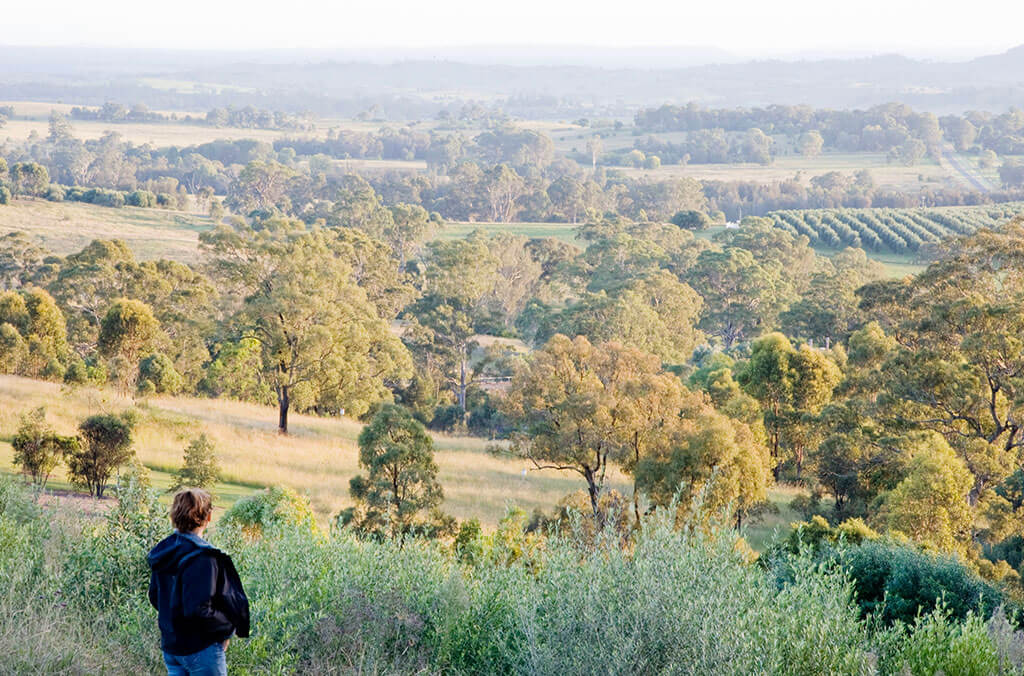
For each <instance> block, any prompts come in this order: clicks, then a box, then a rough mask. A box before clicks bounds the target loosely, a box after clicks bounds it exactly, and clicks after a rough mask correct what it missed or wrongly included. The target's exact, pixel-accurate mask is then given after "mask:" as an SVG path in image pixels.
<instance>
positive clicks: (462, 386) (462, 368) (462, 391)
mask: <svg viewBox="0 0 1024 676" xmlns="http://www.w3.org/2000/svg"><path fill="white" fill-rule="evenodd" d="M459 408H461V409H462V412H463V414H465V412H466V348H465V347H463V348H462V358H461V359H460V360H459Z"/></svg>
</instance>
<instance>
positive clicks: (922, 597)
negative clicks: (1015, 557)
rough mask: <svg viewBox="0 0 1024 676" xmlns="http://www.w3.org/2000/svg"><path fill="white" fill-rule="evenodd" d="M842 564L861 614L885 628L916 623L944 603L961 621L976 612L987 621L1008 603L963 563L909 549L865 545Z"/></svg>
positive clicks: (952, 614) (853, 550)
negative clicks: (869, 615) (874, 616)
mask: <svg viewBox="0 0 1024 676" xmlns="http://www.w3.org/2000/svg"><path fill="white" fill-rule="evenodd" d="M844 565H845V566H846V567H847V569H848V570H849V574H850V577H851V579H852V580H853V583H854V589H855V590H856V594H857V603H858V604H859V605H860V607H861V610H862V611H863V612H864V613H877V615H878V617H879V619H881V621H883V622H885V623H886V624H891V623H894V622H900V623H903V624H908V625H909V624H912V623H914V622H915V621H916V619H917V618H918V617H919V616H920V615H923V614H928V613H930V612H932V611H933V610H934V609H936V608H937V607H939V605H940V603H941V604H942V606H943V607H944V609H945V610H946V611H947V612H948V613H949V614H950V615H951V616H952V617H954V618H957V619H961V620H962V619H965V618H967V616H968V614H969V613H972V612H973V613H976V614H980V615H981V616H983V617H988V616H989V615H991V614H992V612H993V611H994V610H995V609H996V607H998V606H999V605H1001V604H1002V603H1003V602H1004V601H1005V599H1004V598H1003V594H1002V592H1001V591H1000V590H999V589H998V588H996V587H995V586H993V585H991V584H989V583H988V582H985V581H984V580H982V579H981V578H980V577H978V576H977V575H975V574H974V573H973V572H972V571H971V570H970V569H969V568H968V567H967V566H966V565H964V564H963V562H961V561H960V560H958V559H956V558H954V557H952V556H945V555H938V554H929V553H926V552H922V551H919V550H917V549H914V548H912V547H910V546H906V545H898V544H893V543H889V542H883V541H872V542H865V543H864V544H862V545H861V546H859V547H856V548H853V549H851V550H850V551H849V552H848V555H847V556H846V557H845V559H844Z"/></svg>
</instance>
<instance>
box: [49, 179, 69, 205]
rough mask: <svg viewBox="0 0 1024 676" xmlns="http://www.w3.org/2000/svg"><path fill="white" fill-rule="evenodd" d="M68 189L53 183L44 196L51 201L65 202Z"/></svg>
mask: <svg viewBox="0 0 1024 676" xmlns="http://www.w3.org/2000/svg"><path fill="white" fill-rule="evenodd" d="M65 194H66V191H65V190H64V187H63V186H60V185H57V184H56V183H51V184H50V187H49V188H48V189H47V190H46V195H44V197H45V198H46V199H47V201H50V202H63V201H64V196H65Z"/></svg>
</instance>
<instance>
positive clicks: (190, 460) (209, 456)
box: [171, 434, 220, 490]
mask: <svg viewBox="0 0 1024 676" xmlns="http://www.w3.org/2000/svg"><path fill="white" fill-rule="evenodd" d="M219 479H220V469H219V468H218V467H217V453H216V448H215V447H214V445H213V442H212V441H210V439H209V438H208V437H207V436H206V435H205V434H200V435H199V436H198V437H197V438H195V439H193V440H192V443H190V444H189V445H188V446H187V447H186V448H185V464H183V465H182V467H181V469H179V470H178V475H177V477H176V478H175V480H174V483H173V485H172V487H171V490H177V489H179V488H184V487H193V488H210V487H211V486H213V485H214V484H215V483H217V481H218V480H219Z"/></svg>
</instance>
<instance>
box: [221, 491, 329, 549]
mask: <svg viewBox="0 0 1024 676" xmlns="http://www.w3.org/2000/svg"><path fill="white" fill-rule="evenodd" d="M218 526H224V527H226V528H229V529H232V528H236V529H239V530H241V531H242V532H243V533H244V534H245V535H247V536H248V537H250V538H258V537H260V536H261V535H262V534H263V533H264V532H265V531H266V530H268V529H273V528H276V527H292V528H301V529H303V530H304V531H307V532H315V531H316V530H317V527H316V520H315V519H314V518H313V509H312V508H311V507H310V506H309V499H308V498H305V497H303V496H301V495H299V494H298V493H296V492H295V491H293V490H292V489H290V488H285V487H282V486H272V487H270V488H266V489H264V490H262V491H259V492H257V493H254V494H253V495H251V496H249V497H247V498H243V499H241V500H239V501H238V502H236V503H235V504H234V505H232V506H231V509H229V510H228V511H227V513H226V514H225V515H224V516H223V518H222V519H221V520H220V521H219V522H218Z"/></svg>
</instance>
